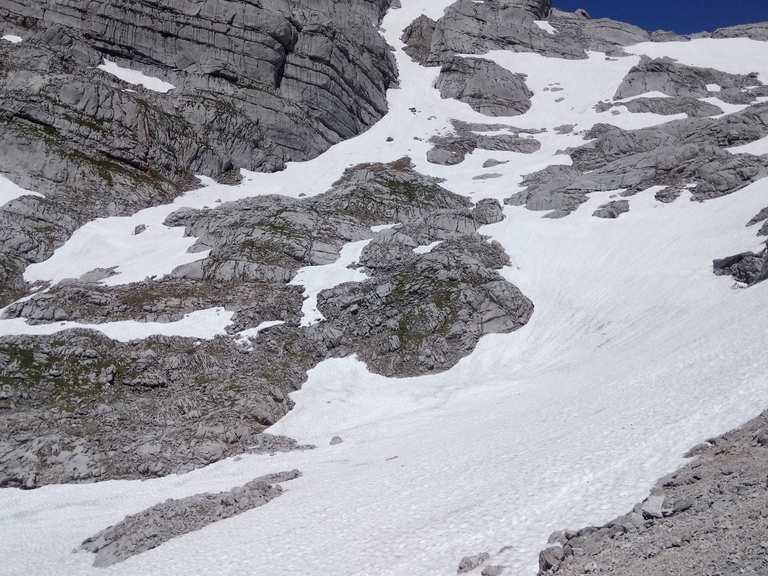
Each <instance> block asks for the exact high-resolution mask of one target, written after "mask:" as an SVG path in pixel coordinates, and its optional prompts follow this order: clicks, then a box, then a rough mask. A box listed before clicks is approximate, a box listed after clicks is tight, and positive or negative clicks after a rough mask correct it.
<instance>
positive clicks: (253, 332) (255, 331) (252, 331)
mask: <svg viewBox="0 0 768 576" xmlns="http://www.w3.org/2000/svg"><path fill="white" fill-rule="evenodd" d="M283 324H285V322H284V321H283V320H269V321H267V322H262V323H261V324H259V325H258V326H256V328H248V329H247V330H243V331H241V332H238V333H237V342H238V343H239V344H241V345H244V346H248V345H249V344H250V340H251V339H253V338H257V337H258V335H259V334H260V333H261V332H263V331H264V330H266V329H267V328H272V327H273V326H282V325H283Z"/></svg>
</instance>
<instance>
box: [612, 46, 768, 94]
mask: <svg viewBox="0 0 768 576" xmlns="http://www.w3.org/2000/svg"><path fill="white" fill-rule="evenodd" d="M761 86H763V84H762V82H760V80H759V79H758V77H757V74H756V73H755V74H750V75H739V74H728V73H727V72H721V71H720V70H715V69H713V68H697V67H694V66H686V65H684V64H679V63H677V62H675V61H674V60H672V59H671V58H657V59H655V60H652V59H650V58H648V57H647V56H643V57H641V59H640V63H639V64H638V65H637V66H635V67H634V68H632V69H631V70H630V71H629V73H628V74H627V76H626V77H625V78H624V80H623V81H622V83H621V85H620V86H619V88H618V90H616V96H615V98H617V99H620V100H621V99H624V98H632V97H633V96H640V95H641V94H645V93H646V92H662V93H663V94H667V95H668V96H675V97H680V98H684V97H689V98H706V97H709V96H716V97H717V98H719V99H720V100H722V101H724V102H728V103H729V104H750V103H752V102H754V101H755V99H756V95H755V94H753V93H751V92H750V91H749V89H751V88H758V87H761Z"/></svg>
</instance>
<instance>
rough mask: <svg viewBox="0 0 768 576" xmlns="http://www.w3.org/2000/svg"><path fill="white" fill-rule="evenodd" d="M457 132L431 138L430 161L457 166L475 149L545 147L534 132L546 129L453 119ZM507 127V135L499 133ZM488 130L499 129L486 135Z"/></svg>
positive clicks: (523, 150)
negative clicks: (471, 122) (472, 122)
mask: <svg viewBox="0 0 768 576" xmlns="http://www.w3.org/2000/svg"><path fill="white" fill-rule="evenodd" d="M451 123H452V124H453V128H454V132H453V133H452V134H446V135H444V136H433V137H432V138H430V139H429V142H430V144H432V145H433V146H432V148H431V149H430V150H429V151H428V152H427V161H428V162H430V163H432V164H442V165H444V166H453V165H455V164H461V163H462V162H464V160H465V159H466V157H467V154H471V153H472V152H474V151H475V150H478V149H480V150H494V151H499V152H519V153H521V154H533V153H534V152H537V151H538V150H540V149H541V142H539V141H538V140H536V139H535V138H534V137H533V135H534V134H539V133H541V132H543V130H532V129H521V128H515V127H513V126H507V125H505V124H469V123H467V122H461V121H459V120H453V121H452V122H451ZM502 130H505V131H507V134H498V132H499V131H502ZM486 132H496V133H494V134H486Z"/></svg>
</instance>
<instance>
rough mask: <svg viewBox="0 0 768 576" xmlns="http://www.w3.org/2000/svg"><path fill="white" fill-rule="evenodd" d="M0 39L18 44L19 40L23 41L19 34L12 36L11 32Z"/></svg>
mask: <svg viewBox="0 0 768 576" xmlns="http://www.w3.org/2000/svg"><path fill="white" fill-rule="evenodd" d="M0 40H5V41H6V42H10V43H11V44H18V43H19V42H21V41H23V40H24V39H23V38H22V37H21V36H14V35H13V34H6V35H5V36H3V37H2V38H0Z"/></svg>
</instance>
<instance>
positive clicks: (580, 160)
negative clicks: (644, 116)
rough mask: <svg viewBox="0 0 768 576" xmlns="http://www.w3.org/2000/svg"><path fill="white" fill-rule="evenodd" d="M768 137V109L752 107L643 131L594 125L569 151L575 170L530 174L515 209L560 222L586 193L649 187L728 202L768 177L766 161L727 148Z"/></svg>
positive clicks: (666, 196)
mask: <svg viewBox="0 0 768 576" xmlns="http://www.w3.org/2000/svg"><path fill="white" fill-rule="evenodd" d="M766 135H768V104H766V103H762V104H755V105H752V106H750V107H748V108H746V109H745V110H743V111H742V112H737V113H734V114H731V115H728V116H725V117H722V118H715V119H710V118H689V119H685V120H675V121H672V122H669V123H666V124H662V125H659V126H654V127H651V128H644V129H641V130H623V129H621V128H617V127H615V126H610V125H607V124H598V125H596V126H594V127H593V128H592V129H591V130H590V131H588V132H587V133H586V135H585V137H586V138H587V139H589V140H591V141H590V142H588V143H587V144H584V145H583V146H580V147H578V148H574V149H571V150H569V151H568V154H570V156H571V159H572V160H573V165H572V166H550V167H548V168H546V169H544V170H541V171H539V172H536V173H533V174H529V175H528V176H526V177H525V178H524V180H523V185H524V186H525V190H523V191H522V192H518V193H516V194H515V195H513V196H512V197H510V198H508V199H507V200H506V202H507V203H508V204H512V205H525V206H527V207H528V208H529V209H531V210H546V211H550V214H549V215H550V216H553V217H558V216H565V215H567V214H569V213H570V212H572V211H573V210H575V209H576V208H577V207H578V206H579V205H580V204H581V203H582V202H584V201H585V200H586V198H587V195H588V194H589V193H591V192H598V191H599V192H608V191H614V190H624V191H625V192H624V194H626V195H631V194H634V193H637V192H640V191H642V190H646V189H648V188H650V187H652V186H663V187H664V189H663V190H661V191H660V192H659V193H657V197H658V198H659V199H660V200H663V201H670V200H673V199H674V198H675V197H677V196H678V195H679V194H680V193H681V192H682V191H684V190H688V191H690V194H691V197H692V199H693V200H698V201H703V200H708V199H711V198H717V197H720V196H725V195H727V194H731V193H733V192H736V191H737V190H740V189H741V188H743V187H745V186H747V185H749V184H751V183H752V182H755V181H756V180H759V179H761V178H764V177H765V176H767V175H768V157H766V156H754V155H751V154H736V153H731V152H729V151H728V150H727V149H726V148H729V147H732V146H739V145H741V144H747V143H749V142H754V141H755V140H759V139H761V138H763V137H765V136H766Z"/></svg>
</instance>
